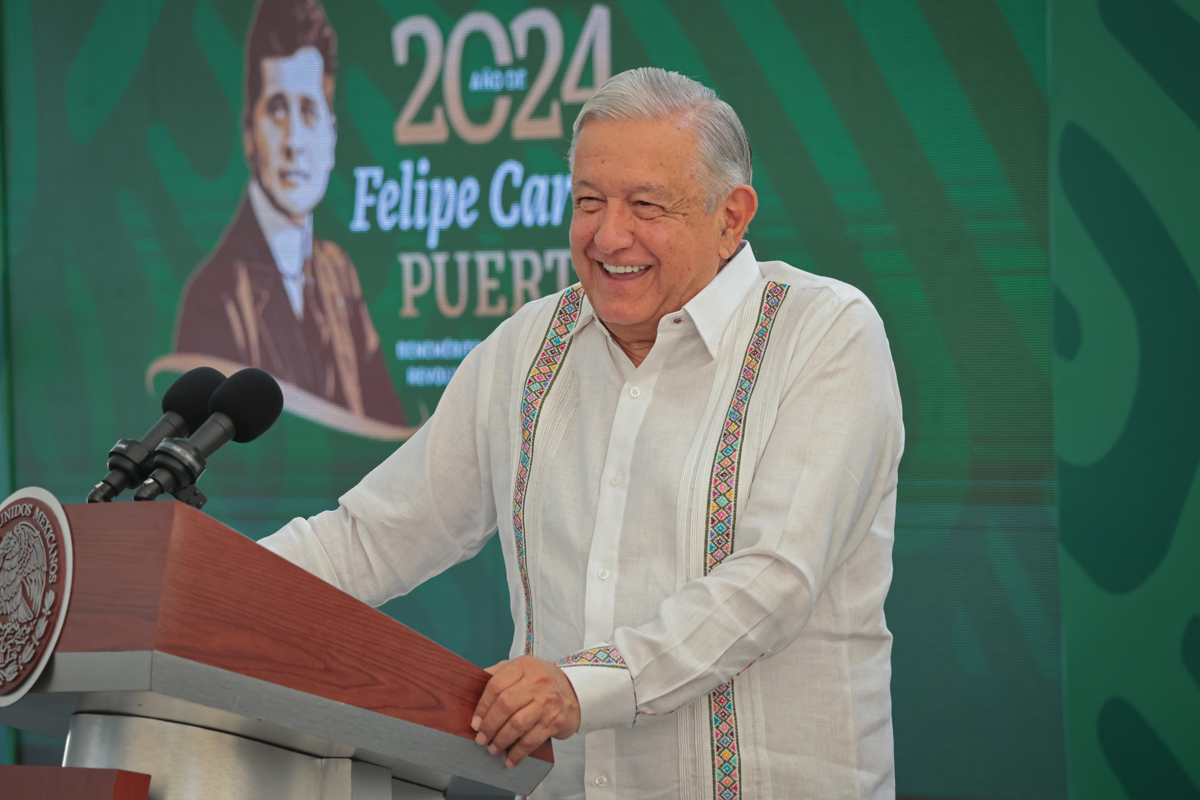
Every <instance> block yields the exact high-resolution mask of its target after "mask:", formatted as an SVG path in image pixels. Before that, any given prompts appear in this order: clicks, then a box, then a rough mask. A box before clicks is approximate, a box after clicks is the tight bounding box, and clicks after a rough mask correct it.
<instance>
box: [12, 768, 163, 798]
mask: <svg viewBox="0 0 1200 800" xmlns="http://www.w3.org/2000/svg"><path fill="white" fill-rule="evenodd" d="M149 794H150V776H149V775H145V774H143V773H141V772H127V771H125V770H121V769H86V768H83V767H11V766H0V800H64V798H71V800H146V799H147V797H148V796H149Z"/></svg>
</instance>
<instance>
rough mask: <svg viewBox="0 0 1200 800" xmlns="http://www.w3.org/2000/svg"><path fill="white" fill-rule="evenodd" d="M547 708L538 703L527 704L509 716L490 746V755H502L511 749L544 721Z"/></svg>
mask: <svg viewBox="0 0 1200 800" xmlns="http://www.w3.org/2000/svg"><path fill="white" fill-rule="evenodd" d="M544 713H545V707H544V706H543V705H542V704H541V703H538V702H536V701H535V702H531V703H527V704H526V705H524V706H522V707H521V708H519V709H517V710H516V711H514V712H513V713H512V714H510V715H509V717H508V719H507V720H505V721H504V724H503V725H502V726H501V727H500V730H498V731H496V735H495V736H493V737H492V741H491V743H490V744H489V745H488V752H489V753H501V752H503V751H505V750H507V749H508V748H509V747H511V746H512V745H513V744H514V743H516V742H517V740H519V739H520V738H521V737H522V736H524V735H525V734H526V733H528V732H529V731H530V730H532V729H533V728H534V726H536V725H537V724H538V723H539V722H541V720H542V714H544Z"/></svg>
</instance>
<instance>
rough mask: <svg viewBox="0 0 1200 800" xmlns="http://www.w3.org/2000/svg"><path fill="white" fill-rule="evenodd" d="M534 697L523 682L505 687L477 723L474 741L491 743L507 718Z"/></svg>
mask: <svg viewBox="0 0 1200 800" xmlns="http://www.w3.org/2000/svg"><path fill="white" fill-rule="evenodd" d="M535 699H536V695H535V694H534V692H533V690H532V688H531V687H530V686H529V684H527V683H525V682H521V683H518V684H517V685H516V686H512V687H509V688H508V689H505V690H504V691H503V692H501V693H500V694H499V695H498V696H497V697H496V700H495V701H494V702H493V703H492V707H491V708H490V709H489V710H488V713H487V714H485V715H484V717H483V722H482V723H481V724H480V725H479V735H478V736H476V737H475V741H476V742H479V743H480V744H488V745H490V744H493V743H494V742H495V739H496V734H498V733H499V732H500V731H501V730H503V729H504V725H505V724H506V723H507V722H508V720H509V718H510V717H512V715H513V714H515V713H517V712H518V711H520V710H521V709H523V708H524V707H525V706H527V705H529V704H530V703H531V702H533V701H534V700H535ZM530 724H532V723H530ZM481 740H482V741H481ZM506 746H507V745H506ZM503 749H505V747H499V748H498V750H503Z"/></svg>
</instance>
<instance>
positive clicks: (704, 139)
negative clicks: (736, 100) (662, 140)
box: [568, 67, 754, 214]
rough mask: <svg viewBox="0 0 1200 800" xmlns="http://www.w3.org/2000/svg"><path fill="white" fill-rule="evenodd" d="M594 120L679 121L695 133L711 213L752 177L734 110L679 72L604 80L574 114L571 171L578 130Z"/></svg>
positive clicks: (650, 70) (646, 70)
mask: <svg viewBox="0 0 1200 800" xmlns="http://www.w3.org/2000/svg"><path fill="white" fill-rule="evenodd" d="M593 119H595V120H601V121H606V122H623V121H626V120H659V119H678V120H679V122H680V123H681V125H682V126H683V127H685V128H687V129H689V130H691V131H692V132H693V133H694V134H695V135H696V151H697V152H696V154H697V160H698V163H697V165H696V166H697V170H696V171H697V173H698V174H697V176H696V177H697V179H698V180H699V181H700V184H701V186H703V188H704V198H705V199H704V209H705V211H707V212H708V213H710V214H711V213H712V212H713V211H715V210H716V208H717V205H718V204H719V203H720V202H721V201H722V200H724V199H725V197H726V196H727V195H728V194H729V192H730V191H731V190H732V189H733V188H734V187H735V186H740V185H742V184H747V185H749V184H750V181H751V179H752V177H753V172H754V166H753V162H752V160H751V154H750V140H749V139H748V138H747V137H746V129H745V128H743V127H742V121H741V120H740V119H738V115H737V113H736V112H735V111H734V110H733V108H731V107H730V105H729V104H728V103H726V102H725V101H724V100H722V99H720V98H719V97H717V93H716V92H714V91H713V90H712V89H710V88H708V87H707V86H705V85H704V84H702V83H699V82H697V81H694V80H692V79H691V78H688V77H686V76H684V75H680V74H679V73H678V72H668V71H667V70H665V69H659V68H657V67H639V68H637V69H631V70H627V71H625V72H622V73H620V74H617V75H614V76H612V77H611V78H609V79H608V80H607V81H605V82H604V85H603V86H601V87H600V88H599V89H597V90H596V93H595V94H593V95H592V96H591V98H590V99H589V100H588V101H587V102H586V103H584V104H583V108H582V109H580V111H579V116H578V117H576V118H575V126H574V130H573V133H572V135H571V150H570V154H569V155H568V160H569V163H570V165H571V172H572V173H574V171H575V146H576V145H577V144H578V143H579V134H580V132H581V131H582V130H583V126H584V125H586V124H587V123H588V122H589V121H591V120H593Z"/></svg>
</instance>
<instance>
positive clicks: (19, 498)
mask: <svg viewBox="0 0 1200 800" xmlns="http://www.w3.org/2000/svg"><path fill="white" fill-rule="evenodd" d="M71 559H72V549H71V532H70V529H69V528H68V527H67V516H66V514H65V513H63V508H62V506H61V505H59V503H58V501H57V500H55V499H54V496H53V495H52V494H50V493H49V492H47V491H46V490H45V489H38V488H36V487H34V488H28V489H21V490H20V491H18V492H16V493H15V494H13V495H12V496H10V497H9V498H8V499H7V500H5V501H4V503H3V505H0V707H3V706H8V705H12V704H13V703H15V702H17V701H18V700H20V699H21V697H23V696H24V695H25V693H26V692H27V691H29V688H30V687H31V686H33V684H34V683H35V682H36V681H37V679H38V676H39V675H41V673H42V670H43V669H44V668H45V666H46V663H47V662H48V661H49V660H50V656H51V655H52V654H53V653H54V645H55V644H56V643H57V642H58V634H59V632H60V631H61V630H62V625H63V621H64V620H65V619H66V616H67V601H68V600H69V599H70V594H71V576H72V561H71Z"/></svg>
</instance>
